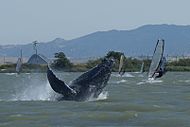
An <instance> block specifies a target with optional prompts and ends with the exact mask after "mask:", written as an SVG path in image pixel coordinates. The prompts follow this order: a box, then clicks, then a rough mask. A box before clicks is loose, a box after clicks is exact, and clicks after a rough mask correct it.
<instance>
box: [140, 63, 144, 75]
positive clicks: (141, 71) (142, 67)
mask: <svg viewBox="0 0 190 127" xmlns="http://www.w3.org/2000/svg"><path fill="white" fill-rule="evenodd" d="M143 72H144V62H142V65H141V70H140V73H143Z"/></svg>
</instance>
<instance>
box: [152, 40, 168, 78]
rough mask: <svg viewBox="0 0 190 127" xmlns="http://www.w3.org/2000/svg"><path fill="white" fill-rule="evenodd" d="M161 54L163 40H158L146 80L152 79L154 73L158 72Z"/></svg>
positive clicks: (162, 51)
mask: <svg viewBox="0 0 190 127" xmlns="http://www.w3.org/2000/svg"><path fill="white" fill-rule="evenodd" d="M163 53H164V40H163V39H160V40H158V42H157V44H156V47H155V50H154V53H153V56H152V61H151V64H150V68H149V73H148V78H154V77H155V73H156V72H157V71H158V69H159V68H160V65H161V61H162V58H163Z"/></svg>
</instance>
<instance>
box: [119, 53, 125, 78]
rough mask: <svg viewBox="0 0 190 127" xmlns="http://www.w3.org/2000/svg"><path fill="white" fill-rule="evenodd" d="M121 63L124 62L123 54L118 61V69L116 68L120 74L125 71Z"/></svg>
mask: <svg viewBox="0 0 190 127" xmlns="http://www.w3.org/2000/svg"><path fill="white" fill-rule="evenodd" d="M123 63H124V55H121V56H120V61H119V70H118V72H119V74H120V75H121V76H122V75H123V74H124V73H125V70H124V66H123Z"/></svg>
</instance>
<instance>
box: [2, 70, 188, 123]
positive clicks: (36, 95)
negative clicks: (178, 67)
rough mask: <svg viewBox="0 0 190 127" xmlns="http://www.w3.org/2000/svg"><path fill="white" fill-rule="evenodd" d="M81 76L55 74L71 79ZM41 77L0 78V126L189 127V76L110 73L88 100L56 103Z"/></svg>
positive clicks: (24, 75)
mask: <svg viewBox="0 0 190 127" xmlns="http://www.w3.org/2000/svg"><path fill="white" fill-rule="evenodd" d="M79 75H80V73H59V74H58V77H60V78H62V79H65V80H66V81H67V82H68V83H69V81H70V80H72V79H74V78H75V77H77V76H79ZM56 96H57V95H56V93H54V91H52V89H51V88H50V86H49V84H48V82H47V79H46V74H21V75H16V74H0V126H1V127H4V126H5V127H7V126H11V127H13V126H14V127H47V126H53V127H61V126H82V127H83V126H128V127H189V126H190V73H183V72H177V73H176V72H175V73H174V72H168V73H167V74H166V75H165V76H164V77H163V78H161V79H159V80H156V81H152V82H148V81H147V80H146V74H144V75H141V74H138V73H130V74H126V75H124V76H123V77H119V76H118V75H117V74H116V73H114V74H113V75H112V77H111V79H110V81H109V84H108V86H107V87H106V89H105V92H104V93H103V94H102V95H101V96H100V97H99V98H98V99H97V100H94V99H92V100H91V101H88V102H73V101H61V102H58V101H56V100H55V97H56Z"/></svg>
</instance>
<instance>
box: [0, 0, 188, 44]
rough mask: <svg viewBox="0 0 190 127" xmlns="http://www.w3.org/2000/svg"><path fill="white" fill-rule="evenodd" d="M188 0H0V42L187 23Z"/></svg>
mask: <svg viewBox="0 0 190 127" xmlns="http://www.w3.org/2000/svg"><path fill="white" fill-rule="evenodd" d="M189 5H190V0H0V45H6V44H26V43H30V42H33V41H34V40H38V41H39V42H48V41H51V40H54V39H55V38H63V39H66V40H71V39H74V38H77V37H80V36H84V35H87V34H90V33H93V32H96V31H107V30H113V29H117V30H130V29H135V28H138V27H140V26H142V25H147V24H176V25H190V16H189V14H188V13H189V12H190V7H189Z"/></svg>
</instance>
